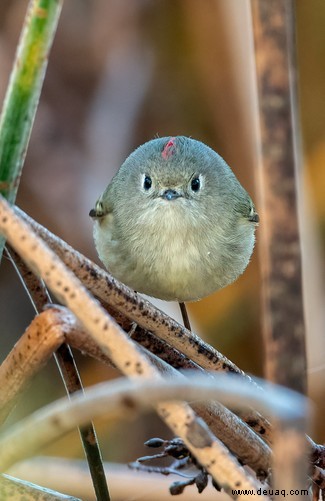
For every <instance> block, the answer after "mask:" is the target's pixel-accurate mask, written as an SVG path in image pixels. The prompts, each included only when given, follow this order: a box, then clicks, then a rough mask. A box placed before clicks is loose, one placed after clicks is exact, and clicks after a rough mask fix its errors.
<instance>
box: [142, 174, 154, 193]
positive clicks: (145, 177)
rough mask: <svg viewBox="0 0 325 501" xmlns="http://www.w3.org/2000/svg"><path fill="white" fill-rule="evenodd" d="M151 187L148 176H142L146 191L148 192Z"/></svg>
mask: <svg viewBox="0 0 325 501" xmlns="http://www.w3.org/2000/svg"><path fill="white" fill-rule="evenodd" d="M151 186H152V180H151V177H150V176H144V178H143V187H144V189H145V190H146V191H148V190H150V188H151Z"/></svg>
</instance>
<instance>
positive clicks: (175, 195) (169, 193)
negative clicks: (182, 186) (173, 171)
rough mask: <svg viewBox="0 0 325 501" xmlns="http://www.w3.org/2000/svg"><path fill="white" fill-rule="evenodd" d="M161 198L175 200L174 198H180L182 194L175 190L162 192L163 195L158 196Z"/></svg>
mask: <svg viewBox="0 0 325 501" xmlns="http://www.w3.org/2000/svg"><path fill="white" fill-rule="evenodd" d="M160 196H161V198H163V199H164V200H168V201H169V200H175V199H176V198H179V197H182V196H183V195H182V193H180V192H179V191H176V190H170V189H169V190H164V191H163V193H162V194H161V195H160Z"/></svg>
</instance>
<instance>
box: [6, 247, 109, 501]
mask: <svg viewBox="0 0 325 501" xmlns="http://www.w3.org/2000/svg"><path fill="white" fill-rule="evenodd" d="M7 255H8V256H9V258H10V260H11V262H12V263H13V265H14V267H15V269H16V271H17V273H18V276H19V277H20V278H21V281H22V283H23V285H24V287H25V290H26V292H27V294H28V296H29V298H30V300H31V302H32V304H33V306H34V309H35V311H36V313H40V312H41V311H42V310H43V308H44V307H45V305H46V304H51V303H52V299H51V296H50V295H49V293H48V291H47V289H46V287H45V285H44V282H42V280H41V279H40V278H38V277H36V275H34V273H32V272H31V271H30V270H29V269H28V268H27V266H26V265H25V263H24V262H23V261H22V259H21V258H20V257H19V255H18V254H17V253H16V252H15V251H14V250H13V249H7ZM54 357H55V361H56V363H57V366H58V369H59V372H60V374H61V377H62V380H63V382H64V386H65V388H66V391H67V393H68V395H72V394H73V393H75V392H77V391H80V390H83V386H82V381H81V378H80V375H79V371H78V368H77V366H76V363H75V360H74V357H73V354H72V351H71V349H70V346H69V345H68V344H66V343H62V344H61V345H60V346H59V347H58V349H57V351H56V353H55V354H54ZM79 434H80V438H81V441H82V444H83V448H84V451H85V454H86V458H87V461H88V465H89V471H90V474H91V478H92V481H93V485H94V490H95V493H96V496H97V499H98V501H109V500H110V495H109V491H108V486H107V482H106V477H105V472H104V467H103V462H102V457H101V453H100V448H99V444H98V440H97V436H96V431H95V427H94V425H93V423H89V424H88V423H87V424H86V425H85V426H83V427H82V428H79Z"/></svg>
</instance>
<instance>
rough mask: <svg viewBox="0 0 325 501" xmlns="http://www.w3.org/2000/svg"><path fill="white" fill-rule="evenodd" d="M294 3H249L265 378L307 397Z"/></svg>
mask: <svg viewBox="0 0 325 501" xmlns="http://www.w3.org/2000/svg"><path fill="white" fill-rule="evenodd" d="M294 5H295V4H294V2H293V1H292V0H273V1H272V2H267V1H265V0H252V12H253V24H254V38H255V51H256V54H255V57H256V68H257V83H258V98H259V118H260V125H261V150H262V169H261V176H259V179H260V184H259V192H260V212H261V221H262V223H261V228H260V236H261V238H260V257H261V267H262V279H263V309H264V315H263V321H264V326H263V327H264V340H265V350H266V377H267V378H268V379H270V380H271V381H273V382H276V383H279V384H282V385H284V386H288V387H289V388H293V389H295V390H297V391H299V392H302V393H305V392H306V350H305V327H304V314H303V299H302V297H303V296H302V277H301V249H300V240H299V227H298V208H297V205H298V202H297V192H296V189H297V183H298V181H299V176H298V173H297V169H298V166H297V160H296V159H297V148H296V141H297V137H298V133H297V128H298V126H297V123H295V122H294V117H295V114H296V102H295V94H296V80H295V64H294V62H295V53H294V50H295V46H294V42H295V41H294Z"/></svg>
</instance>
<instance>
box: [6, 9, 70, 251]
mask: <svg viewBox="0 0 325 501" xmlns="http://www.w3.org/2000/svg"><path fill="white" fill-rule="evenodd" d="M62 3H63V0H30V3H29V6H28V10H27V14H26V17H25V22H24V26H23V30H22V33H21V36H20V40H19V44H18V48H17V52H16V56H15V61H14V65H13V69H12V72H11V75H10V80H9V85H8V88H7V93H6V96H5V100H4V104H3V109H2V113H1V117H0V193H1V194H2V195H3V196H4V197H5V198H6V199H7V200H8V201H9V202H11V203H13V202H14V201H15V199H16V194H17V190H18V185H19V180H20V176H21V172H22V167H23V163H24V159H25V154H26V150H27V146H28V142H29V138H30V134H31V130H32V126H33V122H34V118H35V114H36V109H37V105H38V101H39V97H40V93H41V89H42V84H43V80H44V76H45V71H46V66H47V61H48V55H49V51H50V48H51V45H52V42H53V38H54V35H55V31H56V28H57V24H58V20H59V16H60V12H61V8H62ZM4 242H5V241H4V239H3V238H2V237H1V240H0V259H1V256H2V251H3V247H4Z"/></svg>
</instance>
